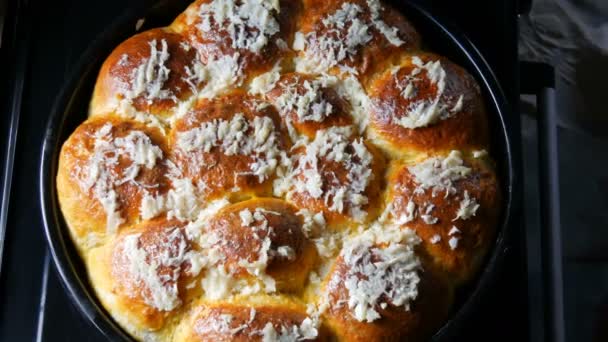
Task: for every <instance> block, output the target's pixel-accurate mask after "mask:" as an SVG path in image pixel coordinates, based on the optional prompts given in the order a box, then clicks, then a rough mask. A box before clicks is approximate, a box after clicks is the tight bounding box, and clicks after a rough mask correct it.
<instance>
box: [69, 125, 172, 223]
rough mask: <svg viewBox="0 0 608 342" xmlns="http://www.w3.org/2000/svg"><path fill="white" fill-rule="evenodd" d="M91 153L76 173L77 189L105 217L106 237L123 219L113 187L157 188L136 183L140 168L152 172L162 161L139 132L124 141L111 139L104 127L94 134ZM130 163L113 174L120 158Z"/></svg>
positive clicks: (109, 131) (106, 127) (130, 133)
mask: <svg viewBox="0 0 608 342" xmlns="http://www.w3.org/2000/svg"><path fill="white" fill-rule="evenodd" d="M94 138H95V142H94V150H93V153H92V155H91V156H90V158H89V159H88V161H87V165H86V166H85V167H84V169H83V170H79V173H80V174H79V175H78V179H79V185H80V188H81V190H82V191H85V192H88V191H92V193H93V196H94V197H95V198H96V199H97V200H98V201H99V203H100V204H101V205H102V207H103V208H104V211H105V213H106V220H107V222H106V227H107V231H108V232H109V233H114V232H116V229H117V228H118V226H119V225H120V224H122V223H123V222H124V219H123V218H122V217H121V215H120V208H119V203H118V197H117V196H118V195H117V194H116V190H115V189H116V187H118V186H120V185H123V184H125V183H131V184H133V185H135V186H137V187H138V188H140V189H141V188H144V187H145V186H151V187H155V186H158V185H157V184H150V185H143V184H139V183H138V182H137V181H136V178H137V176H138V175H139V173H140V171H141V169H142V168H145V169H152V168H154V167H155V165H156V162H157V160H158V159H162V158H163V153H162V150H161V149H160V148H159V147H158V146H156V145H154V144H153V143H152V140H151V139H150V138H149V137H148V136H147V135H146V134H145V133H143V132H141V131H131V132H129V134H128V135H126V136H125V137H120V138H118V137H114V136H113V134H112V125H111V124H109V123H108V124H105V125H104V126H102V127H101V128H100V129H99V130H97V132H95V134H94ZM121 156H122V157H126V158H128V159H129V160H130V161H131V163H130V165H129V166H127V167H126V168H124V169H122V170H120V171H118V172H117V170H116V169H115V167H116V166H118V165H119V160H120V157H121Z"/></svg>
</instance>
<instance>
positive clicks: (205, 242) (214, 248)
mask: <svg viewBox="0 0 608 342" xmlns="http://www.w3.org/2000/svg"><path fill="white" fill-rule="evenodd" d="M225 205H226V202H225V201H221V202H219V203H218V204H217V205H213V207H212V208H210V210H208V212H209V214H207V213H205V214H204V215H203V214H202V215H201V216H200V217H199V219H198V220H197V221H196V222H193V223H191V224H189V225H188V226H187V227H186V232H187V235H188V236H192V237H193V238H194V239H195V241H199V243H200V245H201V247H202V248H203V254H204V256H205V258H204V260H205V265H206V267H207V272H206V274H205V277H204V278H203V279H202V288H203V289H204V291H205V296H206V297H207V298H208V299H212V300H219V299H225V298H228V297H230V296H231V295H233V294H240V295H252V294H256V293H260V292H265V293H273V292H275V291H276V282H275V280H274V279H273V278H272V277H271V276H269V275H268V274H267V273H266V268H267V267H268V264H269V262H270V261H271V260H272V259H273V258H275V257H277V256H278V257H284V258H287V259H288V260H293V259H295V251H294V250H293V248H291V247H290V246H272V240H271V237H272V235H274V234H275V233H274V228H273V227H272V226H271V225H270V224H269V222H268V219H267V215H281V214H280V213H278V212H274V211H270V210H266V209H264V208H256V209H254V210H253V211H251V210H249V209H244V210H241V211H240V212H239V213H238V217H239V219H240V221H241V225H242V226H243V227H248V228H250V229H251V238H252V239H256V240H258V241H259V245H260V247H259V249H258V250H257V251H256V252H255V254H257V256H255V257H253V258H243V259H240V260H238V262H237V265H238V266H239V267H241V268H242V269H245V270H246V271H247V272H248V273H249V274H251V275H252V276H254V277H255V278H254V279H246V278H240V277H237V276H236V275H235V272H237V271H238V269H237V268H228V267H227V266H226V259H227V256H226V255H225V254H224V252H223V251H222V247H225V246H227V245H229V244H233V243H234V242H233V241H227V240H226V239H225V238H223V237H222V236H220V235H219V234H218V233H217V232H209V231H208V230H207V222H208V221H209V215H210V214H211V213H213V212H217V210H219V208H221V207H223V206H225Z"/></svg>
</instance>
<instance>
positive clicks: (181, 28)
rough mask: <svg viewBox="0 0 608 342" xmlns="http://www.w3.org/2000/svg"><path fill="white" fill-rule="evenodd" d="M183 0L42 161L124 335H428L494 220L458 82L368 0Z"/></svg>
mask: <svg viewBox="0 0 608 342" xmlns="http://www.w3.org/2000/svg"><path fill="white" fill-rule="evenodd" d="M192 1H194V2H193V3H192V4H191V5H190V6H189V7H188V8H186V9H185V11H184V12H183V13H181V14H180V15H179V16H178V17H177V18H176V19H175V20H174V21H173V22H172V23H171V24H170V25H169V26H168V27H165V28H156V29H152V30H149V31H145V32H141V33H138V34H136V35H134V36H133V37H131V38H129V39H127V40H126V41H124V42H123V43H121V44H120V45H118V46H117V47H116V49H115V50H114V51H113V52H112V53H111V55H110V56H109V57H108V58H107V59H106V61H105V63H104V64H103V66H102V68H101V70H100V72H99V75H98V79H97V83H96V85H95V89H94V92H93V94H92V99H91V103H90V106H89V119H88V120H86V121H85V122H84V123H82V124H81V125H80V126H79V127H78V128H77V129H76V130H75V131H74V132H73V133H72V135H71V136H70V137H69V138H68V139H67V140H66V141H65V143H64V145H63V147H62V150H61V153H60V157H59V165H58V166H59V167H58V173H57V193H58V199H59V203H60V207H61V210H62V213H63V216H64V219H65V221H66V223H67V225H68V227H69V231H70V234H71V237H72V239H73V241H74V243H75V245H76V247H77V249H78V252H79V253H80V255H81V257H82V259H83V261H84V263H85V265H86V270H87V273H88V276H89V280H90V283H91V286H92V287H93V289H94V290H95V293H96V295H97V297H98V298H99V300H100V302H101V304H102V305H103V307H104V308H105V309H106V310H107V311H108V312H109V314H110V315H111V317H112V318H113V319H114V320H115V321H116V322H117V323H118V324H119V325H120V327H122V328H123V329H125V331H126V332H127V333H129V334H131V335H132V336H133V337H134V338H135V339H137V340H143V341H193V340H194V341H196V340H199V341H249V340H254V341H257V340H261V341H275V340H280V341H284V340H298V341H299V340H321V341H325V340H329V341H364V342H368V341H397V340H406V341H421V340H424V339H426V338H428V337H430V336H431V335H432V334H433V333H434V332H435V331H436V330H437V329H438V328H439V326H440V325H441V324H442V323H443V322H445V320H446V319H447V317H448V312H449V311H450V310H451V306H452V302H453V298H452V297H453V292H454V291H455V290H459V288H460V287H462V286H467V285H469V284H470V282H471V281H472V280H473V279H474V278H475V276H476V274H477V273H478V271H479V269H480V267H481V265H482V262H483V260H484V257H485V256H486V254H487V252H488V250H489V249H490V248H491V246H492V242H493V240H494V238H495V235H496V225H497V224H498V219H499V216H500V214H501V212H500V208H501V204H502V198H501V193H500V189H501V187H500V185H499V179H498V177H497V175H496V172H495V171H494V166H493V162H492V157H491V156H489V155H488V154H487V152H486V150H490V146H489V128H488V118H487V116H488V114H487V113H486V110H485V108H484V99H483V98H482V93H481V92H480V89H479V87H478V85H477V83H476V81H475V79H474V78H473V77H472V76H471V75H469V74H468V73H467V71H465V70H464V69H463V68H461V67H460V66H457V65H456V64H454V63H452V62H450V61H449V60H448V59H447V58H445V57H441V56H438V55H435V54H433V53H431V52H426V51H422V50H421V46H422V37H420V36H419V34H418V32H417V31H416V29H415V28H414V27H413V26H412V25H411V24H410V22H409V21H408V20H407V19H406V18H405V17H404V16H403V15H402V14H401V13H400V12H398V11H396V10H395V9H393V8H391V7H390V6H388V5H386V4H383V3H381V2H380V1H379V0H349V1H347V0H335V1H326V0H293V1H292V0H192ZM406 14H407V13H406ZM429 45H430V46H432V44H429Z"/></svg>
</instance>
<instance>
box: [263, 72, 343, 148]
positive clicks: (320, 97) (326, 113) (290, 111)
mask: <svg viewBox="0 0 608 342" xmlns="http://www.w3.org/2000/svg"><path fill="white" fill-rule="evenodd" d="M313 94H314V95H313ZM267 97H268V100H269V101H270V102H271V103H272V104H273V105H274V106H275V107H277V108H278V110H279V113H280V114H281V116H282V117H283V120H284V121H285V122H291V123H292V124H293V127H294V128H295V130H296V131H297V133H298V134H301V135H304V136H307V137H309V138H314V136H315V133H316V132H317V131H318V130H321V129H327V128H330V127H341V126H349V125H352V123H353V119H352V117H351V116H350V114H349V113H350V110H351V107H350V104H349V103H348V102H347V101H346V100H345V99H343V98H342V97H340V95H338V93H337V92H336V90H335V89H333V88H332V87H330V86H329V85H324V84H323V82H322V81H321V80H320V79H318V78H315V77H312V76H309V75H304V74H298V73H290V74H284V75H282V76H281V78H280V79H279V80H278V82H277V83H276V84H275V86H274V88H272V89H271V90H270V92H268V93H267Z"/></svg>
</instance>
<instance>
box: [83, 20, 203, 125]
mask: <svg viewBox="0 0 608 342" xmlns="http://www.w3.org/2000/svg"><path fill="white" fill-rule="evenodd" d="M162 41H165V42H166V43H167V51H168V53H169V58H168V60H167V61H166V62H165V66H166V67H167V68H168V69H169V75H168V79H167V80H166V81H165V82H164V85H163V87H162V88H161V89H162V90H163V91H168V92H170V93H171V96H170V97H166V98H157V97H156V98H155V97H151V98H148V97H149V95H150V94H149V93H148V92H147V91H146V92H144V93H142V94H141V95H139V96H137V97H135V98H134V99H133V100H132V101H131V102H130V103H131V105H132V106H133V107H134V108H135V109H136V110H138V111H140V112H143V113H152V114H156V115H159V116H165V117H166V116H168V115H170V114H173V113H174V109H175V108H176V107H177V104H178V102H177V101H183V100H184V99H186V98H188V97H189V96H190V95H192V88H191V86H190V84H189V83H188V82H186V80H185V78H186V77H187V75H186V68H187V67H188V68H192V66H193V63H194V62H196V61H197V59H198V57H197V52H196V50H195V49H194V48H191V47H190V45H189V43H188V41H187V40H186V39H185V38H183V37H182V36H180V35H178V34H176V33H172V32H170V31H168V30H166V29H153V30H149V31H145V32H142V33H139V34H136V35H135V36H133V37H131V38H129V39H127V40H126V41H124V42H123V43H122V44H120V45H119V46H118V47H117V48H116V49H114V51H113V52H112V54H110V56H109V57H108V58H107V59H106V60H105V62H104V64H103V66H102V67H101V70H100V72H99V76H98V78H97V83H96V86H95V91H94V95H93V99H92V103H91V107H90V114H91V115H99V114H107V113H108V112H111V111H113V110H115V109H116V108H115V107H116V104H117V103H118V101H120V100H123V99H125V98H126V93H127V92H128V91H130V90H132V89H133V75H134V72H135V71H136V69H137V68H138V67H139V66H140V65H141V64H142V63H143V62H145V60H146V59H149V58H150V50H151V45H150V44H152V42H156V48H157V49H158V51H161V50H162ZM197 86H198V85H197Z"/></svg>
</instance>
